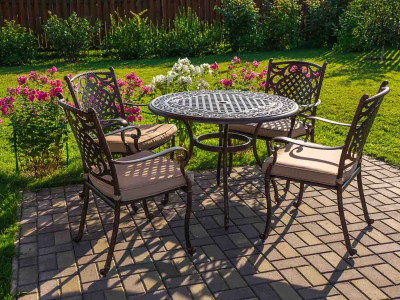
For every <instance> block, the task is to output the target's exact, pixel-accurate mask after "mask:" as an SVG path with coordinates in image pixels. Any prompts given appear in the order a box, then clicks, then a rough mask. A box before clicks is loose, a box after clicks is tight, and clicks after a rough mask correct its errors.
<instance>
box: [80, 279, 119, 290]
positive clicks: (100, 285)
mask: <svg viewBox="0 0 400 300" xmlns="http://www.w3.org/2000/svg"><path fill="white" fill-rule="evenodd" d="M119 286H121V281H120V279H119V278H110V279H106V280H100V281H94V282H88V283H83V284H82V292H83V293H84V294H85V293H93V292H98V291H104V290H107V289H113V288H117V287H119Z"/></svg>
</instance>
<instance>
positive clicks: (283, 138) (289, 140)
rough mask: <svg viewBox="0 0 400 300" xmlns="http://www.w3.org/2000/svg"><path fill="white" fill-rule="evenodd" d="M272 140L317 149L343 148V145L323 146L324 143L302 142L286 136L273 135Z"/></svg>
mask: <svg viewBox="0 0 400 300" xmlns="http://www.w3.org/2000/svg"><path fill="white" fill-rule="evenodd" d="M272 142H278V143H291V144H295V145H299V146H303V147H307V148H313V149H319V150H338V149H343V148H344V145H342V146H337V147H328V146H324V145H319V144H314V143H308V142H304V141H302V140H295V139H291V138H288V137H275V138H273V139H272Z"/></svg>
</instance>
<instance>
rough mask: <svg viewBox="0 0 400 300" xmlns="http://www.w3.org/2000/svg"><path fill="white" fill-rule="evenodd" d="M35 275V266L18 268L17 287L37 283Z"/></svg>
mask: <svg viewBox="0 0 400 300" xmlns="http://www.w3.org/2000/svg"><path fill="white" fill-rule="evenodd" d="M37 273H38V269H37V266H30V267H26V268H20V269H19V270H18V285H20V286H21V285H26V284H31V283H35V282H37V281H38V275H37Z"/></svg>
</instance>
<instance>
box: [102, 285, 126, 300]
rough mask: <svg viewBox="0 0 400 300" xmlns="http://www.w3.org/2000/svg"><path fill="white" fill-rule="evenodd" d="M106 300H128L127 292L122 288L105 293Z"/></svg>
mask: <svg viewBox="0 0 400 300" xmlns="http://www.w3.org/2000/svg"><path fill="white" fill-rule="evenodd" d="M104 296H105V298H106V300H126V299H127V298H126V296H125V291H124V290H123V288H122V287H118V288H114V289H110V290H106V291H104Z"/></svg>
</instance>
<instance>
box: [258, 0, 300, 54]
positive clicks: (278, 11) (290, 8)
mask: <svg viewBox="0 0 400 300" xmlns="http://www.w3.org/2000/svg"><path fill="white" fill-rule="evenodd" d="M264 3H265V4H266V6H267V7H266V12H265V13H264V16H263V34H264V47H265V48H266V49H277V50H283V49H290V48H293V47H296V46H297V45H298V42H299V35H300V32H299V25H300V22H301V14H302V11H301V6H300V5H299V4H298V1H297V0H265V1H264Z"/></svg>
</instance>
